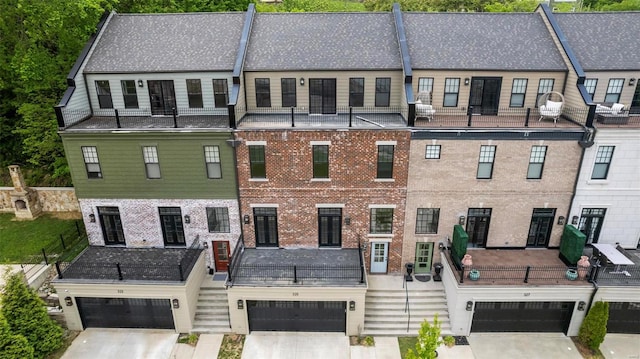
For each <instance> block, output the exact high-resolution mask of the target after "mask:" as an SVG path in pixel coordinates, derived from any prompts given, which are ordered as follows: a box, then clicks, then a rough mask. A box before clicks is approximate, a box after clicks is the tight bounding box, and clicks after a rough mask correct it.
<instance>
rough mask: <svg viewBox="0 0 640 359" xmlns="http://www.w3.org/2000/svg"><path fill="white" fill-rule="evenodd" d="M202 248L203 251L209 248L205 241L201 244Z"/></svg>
mask: <svg viewBox="0 0 640 359" xmlns="http://www.w3.org/2000/svg"><path fill="white" fill-rule="evenodd" d="M202 247H204V249H207V248H209V242H207V241H205V242H202Z"/></svg>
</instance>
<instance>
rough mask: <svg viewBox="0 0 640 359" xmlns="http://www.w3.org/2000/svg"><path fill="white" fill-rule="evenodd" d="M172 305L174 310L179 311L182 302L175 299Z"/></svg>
mask: <svg viewBox="0 0 640 359" xmlns="http://www.w3.org/2000/svg"><path fill="white" fill-rule="evenodd" d="M171 304H173V309H178V308H180V301H179V300H178V298H176V299H174V300H172V301H171Z"/></svg>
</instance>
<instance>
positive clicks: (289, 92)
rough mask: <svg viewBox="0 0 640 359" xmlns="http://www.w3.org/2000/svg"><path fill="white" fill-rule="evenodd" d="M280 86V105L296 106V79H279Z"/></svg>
mask: <svg viewBox="0 0 640 359" xmlns="http://www.w3.org/2000/svg"><path fill="white" fill-rule="evenodd" d="M280 83H281V87H282V107H296V79H295V78H287V79H281V80H280Z"/></svg>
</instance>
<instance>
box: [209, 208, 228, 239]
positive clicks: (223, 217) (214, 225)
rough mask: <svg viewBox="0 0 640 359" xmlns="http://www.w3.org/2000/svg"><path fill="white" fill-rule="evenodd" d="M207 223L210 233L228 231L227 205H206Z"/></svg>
mask: <svg viewBox="0 0 640 359" xmlns="http://www.w3.org/2000/svg"><path fill="white" fill-rule="evenodd" d="M207 224H208V226H209V232H210V233H229V232H230V231H231V230H230V228H229V227H230V226H229V210H228V209H227V207H207Z"/></svg>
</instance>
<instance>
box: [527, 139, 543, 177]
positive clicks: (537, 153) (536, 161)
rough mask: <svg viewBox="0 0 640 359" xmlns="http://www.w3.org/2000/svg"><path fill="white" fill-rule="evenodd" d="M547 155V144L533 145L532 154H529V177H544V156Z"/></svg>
mask: <svg viewBox="0 0 640 359" xmlns="http://www.w3.org/2000/svg"><path fill="white" fill-rule="evenodd" d="M546 155H547V146H533V147H531V155H530V156H529V169H528V170H527V179H540V178H542V168H543V167H544V158H545V157H546Z"/></svg>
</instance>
